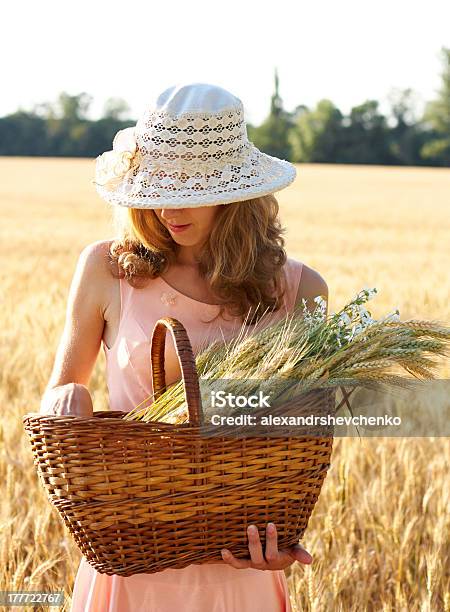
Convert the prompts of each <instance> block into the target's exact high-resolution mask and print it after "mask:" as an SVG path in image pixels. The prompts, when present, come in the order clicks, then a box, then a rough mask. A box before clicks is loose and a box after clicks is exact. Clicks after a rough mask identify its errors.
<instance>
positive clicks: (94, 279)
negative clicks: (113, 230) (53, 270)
mask: <svg viewBox="0 0 450 612" xmlns="http://www.w3.org/2000/svg"><path fill="white" fill-rule="evenodd" d="M112 242H113V240H97V241H96V242H92V243H90V244H88V245H86V246H85V247H84V248H83V250H82V251H81V253H80V255H79V258H78V263H77V274H78V275H80V276H83V277H84V278H85V279H86V285H89V286H92V285H93V286H95V288H96V291H95V293H96V295H98V299H99V305H100V307H101V309H102V311H104V310H105V309H106V307H107V305H108V304H109V301H110V295H111V291H112V290H113V287H114V282H117V281H115V279H114V277H113V275H112V274H111V268H110V265H109V263H108V260H109V258H108V253H109V247H110V245H111V243H112Z"/></svg>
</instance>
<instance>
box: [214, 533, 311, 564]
mask: <svg viewBox="0 0 450 612" xmlns="http://www.w3.org/2000/svg"><path fill="white" fill-rule="evenodd" d="M247 535H248V539H249V546H248V549H249V552H250V557H251V558H250V559H236V557H234V555H233V554H232V553H231V552H230V551H229V550H227V549H226V548H224V549H222V559H223V560H224V561H225V563H228V564H229V565H231V566H232V567H235V568H236V569H247V568H253V569H261V570H280V569H285V568H286V567H289V566H290V565H292V563H294V561H298V562H299V563H306V564H309V563H311V562H312V557H311V555H310V554H309V552H308V551H306V550H305V549H304V548H303V546H301V545H300V544H296V545H295V546H292V547H291V548H289V549H282V550H278V544H277V538H278V535H277V529H276V527H275V525H274V524H273V523H267V527H266V552H265V555H263V551H262V546H261V540H260V539H259V532H258V530H257V528H256V526H255V525H249V527H248V529H247Z"/></svg>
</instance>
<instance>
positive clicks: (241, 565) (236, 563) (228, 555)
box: [220, 548, 252, 569]
mask: <svg viewBox="0 0 450 612" xmlns="http://www.w3.org/2000/svg"><path fill="white" fill-rule="evenodd" d="M220 552H221V554H222V559H223V560H224V561H225V563H228V564H229V565H231V566H232V567H235V568H236V569H247V568H248V567H251V564H252V562H251V561H250V559H236V557H235V556H234V555H233V553H232V552H231V551H229V550H228V549H227V548H223V549H222V550H221V551H220Z"/></svg>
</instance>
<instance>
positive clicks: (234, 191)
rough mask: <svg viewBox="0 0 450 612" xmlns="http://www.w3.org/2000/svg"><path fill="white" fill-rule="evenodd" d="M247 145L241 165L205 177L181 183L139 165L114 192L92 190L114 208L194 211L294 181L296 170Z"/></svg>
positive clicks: (272, 190) (265, 192) (100, 188)
mask: <svg viewBox="0 0 450 612" xmlns="http://www.w3.org/2000/svg"><path fill="white" fill-rule="evenodd" d="M251 145H252V146H251V148H250V152H249V155H248V156H247V158H246V159H245V161H244V162H243V163H241V164H239V165H238V166H234V165H233V166H231V165H227V166H225V167H222V169H221V170H217V169H216V171H215V173H214V174H213V175H212V176H211V175H210V176H209V177H208V176H207V175H205V174H202V173H198V174H196V175H195V176H194V177H191V178H190V179H189V180H188V181H186V180H184V181H182V180H181V178H180V176H179V174H178V175H175V174H174V175H173V177H172V176H168V174H166V173H163V174H161V172H160V171H157V172H150V171H149V170H148V169H146V168H145V164H143V163H142V162H141V163H140V164H138V165H137V166H135V167H133V166H132V167H131V168H130V170H129V171H128V172H127V173H126V174H125V175H124V177H123V179H122V180H121V181H120V182H118V183H117V182H116V183H115V186H114V188H111V187H110V188H107V187H105V186H102V185H99V184H96V190H97V193H98V194H99V196H100V197H101V198H102V199H103V200H105V201H106V202H108V203H109V204H111V205H115V206H124V207H127V208H149V209H158V208H168V207H171V208H196V207H200V206H214V205H219V204H229V203H231V202H242V201H243V200H248V199H251V198H256V197H261V196H264V195H268V194H270V193H275V192H277V191H280V190H281V189H284V188H285V187H287V186H288V185H290V184H291V183H292V182H293V181H294V180H295V178H296V175H297V170H296V168H295V166H294V165H293V164H291V162H289V161H287V160H284V159H279V158H278V157H273V156H271V155H268V154H266V153H263V152H262V151H260V150H259V149H257V148H256V147H255V146H254V145H253V144H252V143H251ZM174 167H175V168H176V164H174ZM225 177H226V178H225Z"/></svg>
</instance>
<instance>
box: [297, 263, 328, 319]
mask: <svg viewBox="0 0 450 612" xmlns="http://www.w3.org/2000/svg"><path fill="white" fill-rule="evenodd" d="M317 296H321V297H323V299H324V300H326V301H327V302H328V285H327V283H326V281H325V279H324V278H323V276H322V275H321V274H320V273H319V272H318V271H317V270H314V268H310V267H309V266H307V265H306V264H303V268H302V274H301V277H300V284H299V286H298V291H297V296H296V299H295V303H296V304H301V302H302V300H303V299H304V300H306V303H307V306H308V309H309V310H314V308H315V307H316V305H317V304H316V303H315V302H314V298H316V297H317Z"/></svg>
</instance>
